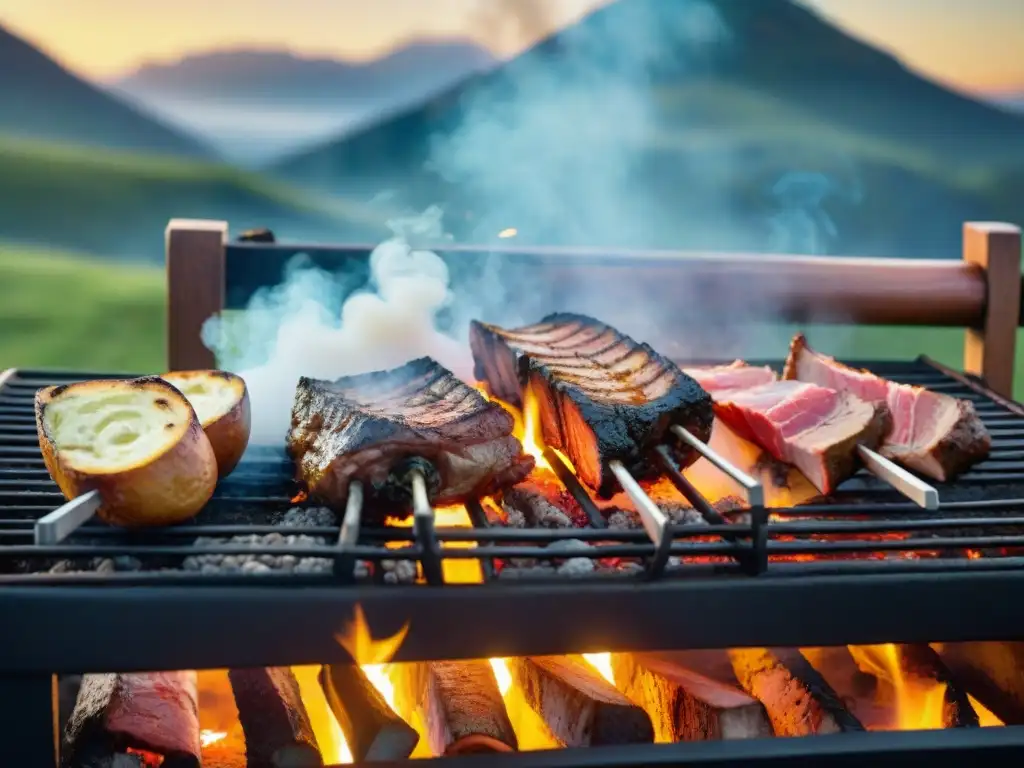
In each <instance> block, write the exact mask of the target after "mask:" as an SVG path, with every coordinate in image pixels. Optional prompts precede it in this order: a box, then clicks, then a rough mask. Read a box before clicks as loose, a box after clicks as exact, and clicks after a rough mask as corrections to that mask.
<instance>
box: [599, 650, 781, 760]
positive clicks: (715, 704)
mask: <svg viewBox="0 0 1024 768" xmlns="http://www.w3.org/2000/svg"><path fill="white" fill-rule="evenodd" d="M611 657H612V669H613V671H614V673H615V684H616V686H617V687H618V688H619V689H621V690H622V692H623V693H625V694H626V696H628V697H629V698H630V699H631V700H633V701H634V702H636V703H637V704H639V705H640V706H642V707H643V708H644V709H645V710H646V711H647V713H648V714H649V715H650V716H651V720H652V721H653V724H654V736H655V740H656V741H659V742H677V741H717V740H720V739H721V740H727V739H756V738H761V737H770V736H771V735H772V726H771V723H770V722H769V721H768V713H767V712H765V709H764V705H762V704H761V702H759V701H758V700H757V699H754V698H752V697H750V696H748V695H747V694H745V693H744V692H743V691H741V690H740V689H739V688H737V687H736V686H734V685H728V684H726V683H722V682H719V681H718V680H714V679H712V678H710V677H708V676H707V675H703V674H701V673H699V672H696V671H694V670H691V669H687V668H686V667H685V666H684V665H682V664H680V663H678V661H676V660H674V659H673V658H671V657H670V656H667V655H659V654H653V653H613V654H612V655H611Z"/></svg>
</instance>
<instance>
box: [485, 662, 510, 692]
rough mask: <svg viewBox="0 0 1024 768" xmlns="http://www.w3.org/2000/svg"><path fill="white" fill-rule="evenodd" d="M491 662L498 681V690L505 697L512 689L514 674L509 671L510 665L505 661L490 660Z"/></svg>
mask: <svg viewBox="0 0 1024 768" xmlns="http://www.w3.org/2000/svg"><path fill="white" fill-rule="evenodd" d="M490 662H491V669H493V670H494V677H495V678H496V679H497V681H498V690H499V691H501V695H502V696H504V695H505V694H507V693H508V690H509V688H511V687H512V673H511V672H509V671H508V663H507V662H506V661H505V660H504V659H490Z"/></svg>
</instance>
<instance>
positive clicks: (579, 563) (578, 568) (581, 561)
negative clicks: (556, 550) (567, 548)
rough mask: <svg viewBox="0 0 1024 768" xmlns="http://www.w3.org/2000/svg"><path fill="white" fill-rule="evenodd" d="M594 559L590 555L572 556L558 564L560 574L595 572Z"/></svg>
mask: <svg viewBox="0 0 1024 768" xmlns="http://www.w3.org/2000/svg"><path fill="white" fill-rule="evenodd" d="M594 567H595V566H594V561H593V560H591V559H590V558H589V557H570V558H569V559H568V560H566V561H565V562H564V563H562V564H561V565H560V566H558V575H559V576H585V575H586V574H588V573H593V572H594Z"/></svg>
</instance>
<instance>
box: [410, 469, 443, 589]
mask: <svg viewBox="0 0 1024 768" xmlns="http://www.w3.org/2000/svg"><path fill="white" fill-rule="evenodd" d="M409 485H410V486H411V488H412V522H413V530H414V531H415V533H416V540H417V541H418V542H419V543H420V547H421V549H422V550H423V552H422V555H421V559H420V564H421V565H422V566H423V576H424V578H425V579H426V580H427V583H428V584H443V583H444V572H443V570H442V568H441V556H440V551H439V547H438V542H437V531H436V530H435V528H434V508H433V507H432V506H431V505H430V497H429V496H428V495H427V479H426V478H425V477H424V476H423V473H422V472H421V471H419V470H418V469H414V470H412V471H411V472H410V473H409Z"/></svg>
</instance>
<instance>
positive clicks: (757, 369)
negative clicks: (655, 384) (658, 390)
mask: <svg viewBox="0 0 1024 768" xmlns="http://www.w3.org/2000/svg"><path fill="white" fill-rule="evenodd" d="M683 373H685V374H686V375H687V376H689V377H690V378H692V379H693V380H694V381H696V382H697V383H698V384H700V385H701V387H703V388H704V391H705V392H710V393H711V394H712V396H714V395H716V394H717V393H719V392H724V391H726V390H730V389H750V388H751V387H758V386H760V385H762V384H771V383H772V382H773V381H777V380H778V378H779V377H778V375H776V373H775V371H773V370H772V369H771V368H769V367H768V366H767V365H764V366H757V365H748V364H747V363H745V362H743V361H742V360H734V361H733V362H731V363H729V364H728V365H706V366H696V367H693V368H683Z"/></svg>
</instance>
